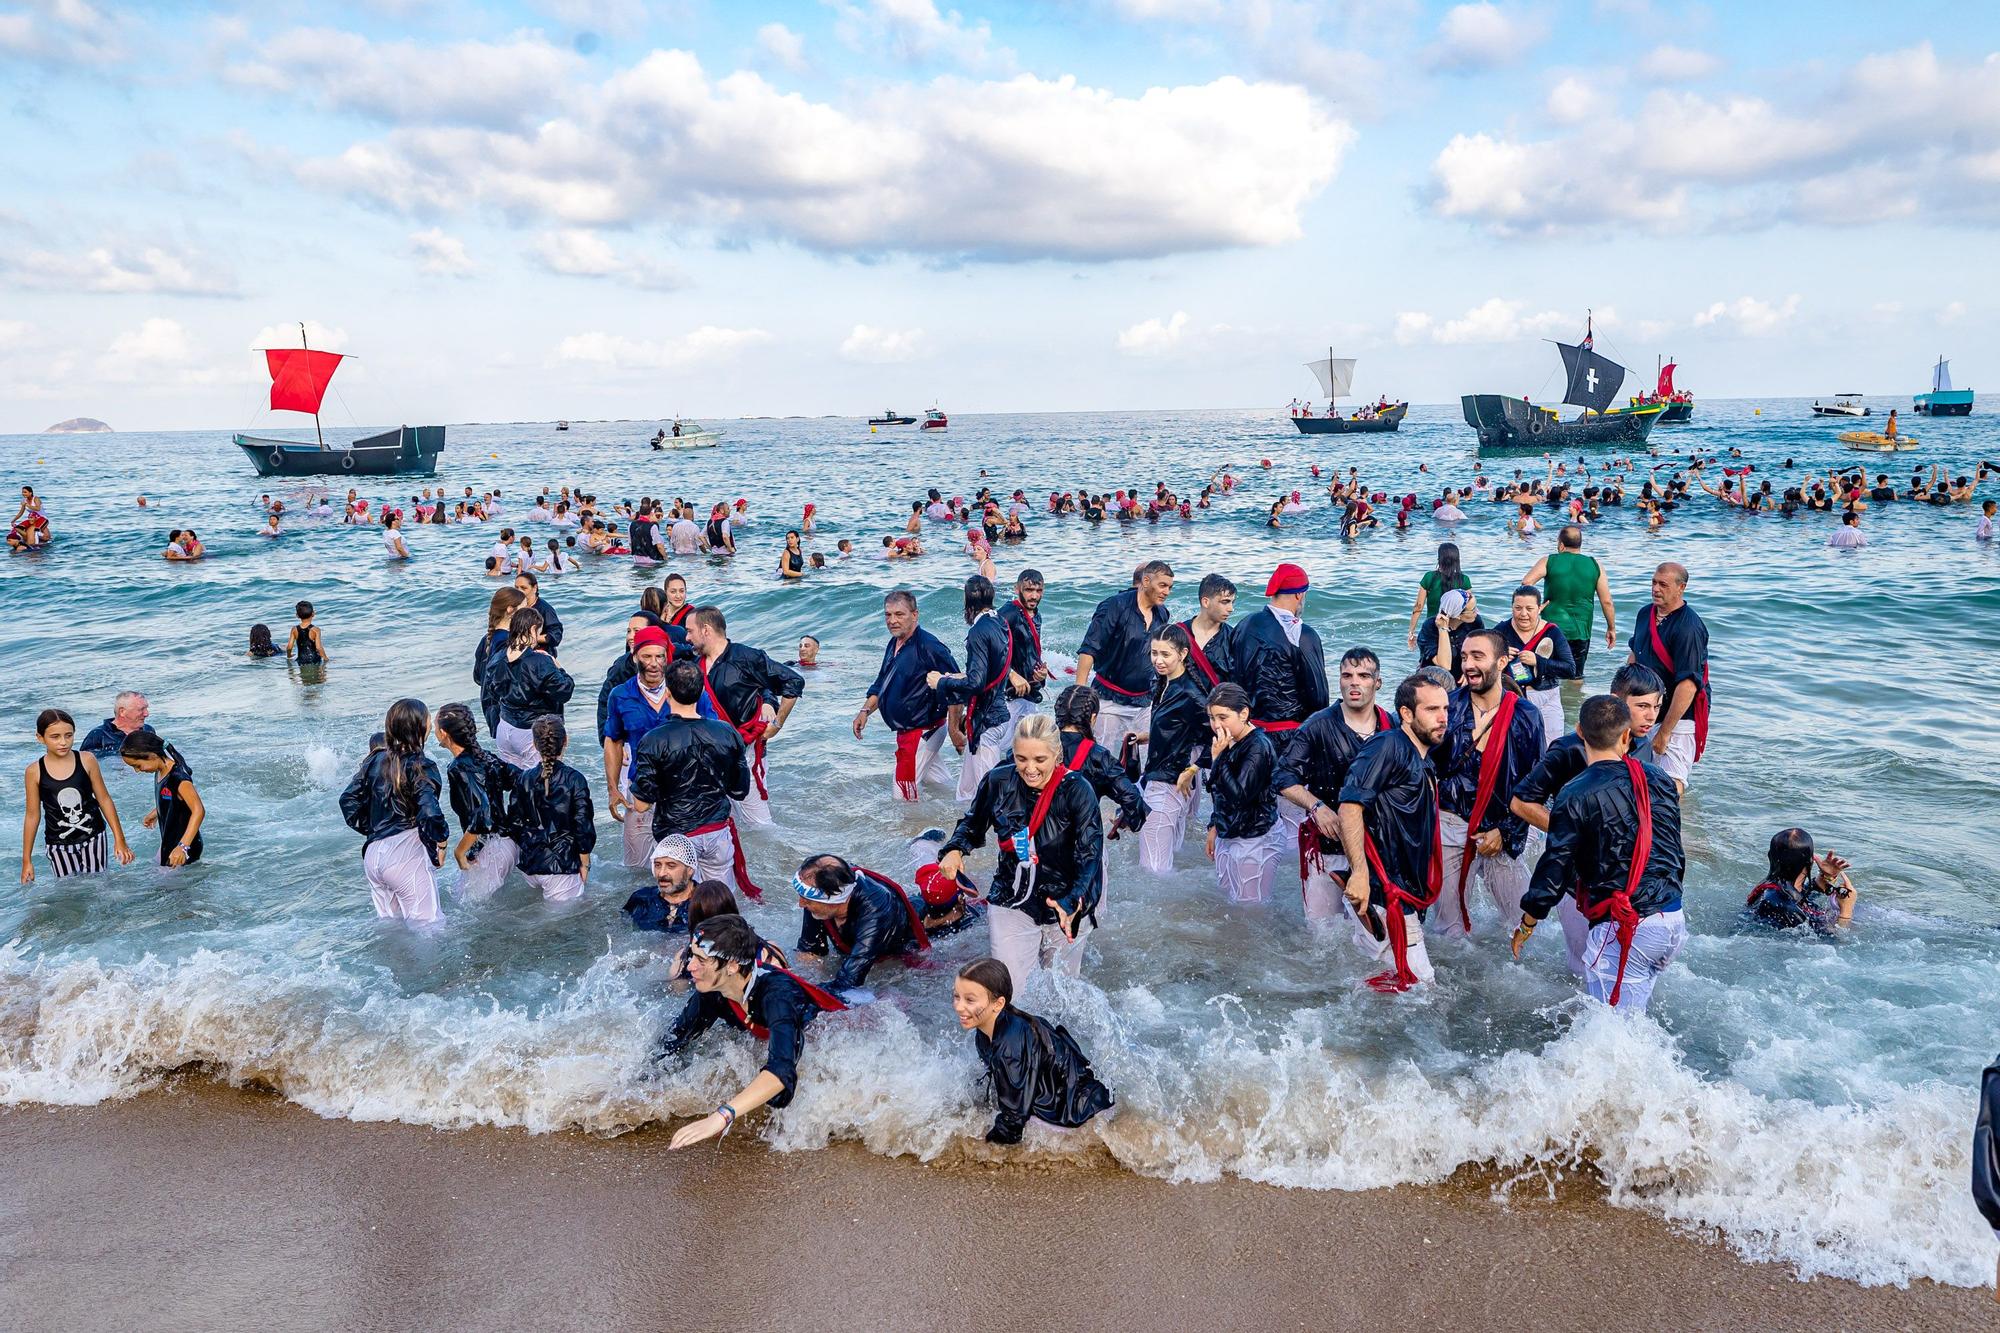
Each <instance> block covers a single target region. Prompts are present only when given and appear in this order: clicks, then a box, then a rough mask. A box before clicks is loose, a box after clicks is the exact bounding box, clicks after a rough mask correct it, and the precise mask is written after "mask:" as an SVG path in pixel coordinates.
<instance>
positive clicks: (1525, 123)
mask: <svg viewBox="0 0 2000 1333" xmlns="http://www.w3.org/2000/svg"><path fill="white" fill-rule="evenodd" d="M1996 243H2000V6H1996V5H1993V4H1991V3H1983V2H1982V3H1944V4H1923V3H1910V4H1901V5H1894V6H1890V5H1881V4H1855V3H1817V4H1794V3H1783V2H1774V3H1760V4H1758V5H1754V6H1750V5H1701V4H1685V3H1677V4H1664V3H1653V2H1652V0H1545V2H1541V3H1537V2H1535V0H1521V2H1519V3H1517V2H1515V0H1491V2H1487V0H1480V2H1477V3H1469V4H1422V3H1414V2H1413V0H1355V2H1354V3H1338V2H1337V0H1335V2H1331V3H1300V2H1296V0H1244V2H1243V3H1232V2H1231V0H1058V2H1056V3H1047V4H1027V3H1018V2H1014V0H1009V2H1007V3H992V4H980V3H975V2H974V0H967V3H965V4H964V5H963V7H960V8H951V7H946V6H941V5H939V4H938V3H936V2H935V0H809V2H807V3H797V4H771V5H754V4H745V3H735V4H720V3H705V2H704V0H667V2H665V3H647V2H646V0H538V2H536V3H524V4H510V5H478V4H471V3H465V2H464V0H375V2H374V3H364V4H356V5H337V4H336V5H329V4H310V5H308V4H301V3H292V2H291V0H264V2H263V3H259V4H257V5H255V6H233V5H220V6H213V7H210V6H198V5H191V4H185V3H183V4H139V5H130V6H127V5H115V4H110V3H93V2H92V0H27V2H26V3H25V4H24V3H22V0H0V432H26V431H38V430H41V429H42V428H44V427H45V426H47V425H49V424H51V423H53V422H55V421H59V420H63V419H65V418H68V417H73V416H92V417H97V418H100V419H102V420H105V421H108V422H110V423H111V424H112V425H113V426H114V427H118V428H121V429H224V428H237V427H263V426H271V425H283V424H293V422H294V421H295V420H296V419H295V418H290V417H289V416H288V415H287V414H274V413H271V412H270V411H269V410H268V406H267V404H266V402H265V392H266V388H267V379H266V376H265V374H264V370H263V364H262V358H261V357H260V356H259V355H257V352H256V350H255V349H257V348H261V347H267V346H281V345H295V343H296V340H297V339H298V337H299V333H300V330H299V325H300V324H301V323H303V324H304V325H305V326H306V332H307V335H308V337H309V338H310V340H311V342H312V345H314V346H320V347H326V348H328V349H330V350H334V351H341V352H346V353H349V354H351V355H352V356H354V357H355V358H356V360H354V361H352V362H349V363H346V364H345V365H344V366H343V368H342V370H341V373H340V374H339V375H338V376H337V377H336V379H335V386H336V389H337V390H338V394H337V396H336V397H334V398H330V399H329V406H328V419H329V421H330V422H339V421H352V422H354V423H357V424H365V425H374V424H393V423H395V422H397V421H407V422H410V423H412V424H421V423H431V422H440V423H442V422H458V421H508V420H546V419H551V418H557V417H569V418H576V419H593V418H603V417H614V418H615V417H635V418H645V419H652V418H660V417H668V416H672V415H675V414H681V415H687V416H693V417H716V418H723V417H732V416H748V415H789V414H805V415H818V414H823V413H838V414H860V413H866V412H874V411H879V410H881V409H883V408H886V407H895V408H898V409H900V410H903V411H915V410H918V409H921V408H924V407H928V406H930V405H932V404H933V403H936V404H938V405H940V406H942V407H944V408H945V409H946V410H947V411H952V412H1005V411H1071V410H1074V411H1086V410H1124V409H1148V408H1176V409H1184V408H1203V407H1216V408H1264V407H1269V408H1271V409H1273V410H1276V411H1282V410H1283V409H1284V407H1285V405H1286V404H1287V403H1288V402H1289V400H1290V399H1291V398H1293V397H1295V396H1303V395H1305V394H1307V393H1309V392H1314V391H1315V390H1314V388H1313V381H1312V379H1311V377H1310V375H1309V374H1308V372H1307V371H1306V370H1305V368H1304V364H1303V363H1304V362H1305V361H1307V360H1308V359H1311V358H1313V357H1316V356H1323V355H1325V354H1326V353H1327V351H1328V349H1331V350H1332V351H1333V353H1334V354H1335V355H1341V356H1354V357H1357V358H1359V361H1360V364H1359V367H1358V369H1357V371H1356V375H1355V381H1354V387H1355V392H1356V393H1357V394H1360V395H1369V396H1373V395H1375V394H1378V393H1382V394H1388V395H1390V396H1392V397H1405V398H1408V399H1411V400H1413V401H1417V402H1451V401H1453V400H1455V399H1456V397H1457V396H1458V395H1459V394H1461V393H1468V392H1498V393H1509V394H1532V395H1535V396H1536V397H1538V398H1543V399H1547V398H1553V397H1556V396H1559V393H1560V386H1559V384H1558V383H1557V380H1556V377H1555V373H1554V372H1555V370H1556V368H1557V358H1556V355H1555V352H1554V349H1553V348H1552V347H1550V346H1549V344H1548V343H1547V342H1546V341H1545V339H1547V338H1550V337H1563V338H1566V339H1568V338H1573V337H1574V335H1576V334H1578V333H1580V332H1581V331H1582V325H1583V322H1584V317H1585V312H1586V311H1587V310H1590V311H1594V312H1595V315H1594V318H1595V323H1596V330H1597V335H1598V348H1599V350H1600V351H1603V352H1607V353H1608V354H1609V355H1611V356H1612V357H1614V358H1615V359H1618V360H1621V361H1622V362H1623V363H1624V364H1625V365H1627V366H1629V367H1631V368H1632V370H1633V374H1634V382H1638V381H1643V382H1646V383H1650V381H1651V378H1652V373H1653V367H1654V364H1655V359H1656V358H1657V357H1659V356H1662V355H1666V356H1671V357H1674V358H1676V359H1677V360H1678V362H1679V364H1680V367H1681V370H1680V375H1679V379H1680V383H1681V384H1682V386H1683V387H1686V388H1689V389H1692V390H1693V391H1694V392H1695V393H1696V395H1697V396H1698V397H1700V396H1714V397H1752V396H1780V395H1815V394H1817V395H1825V394H1829V393H1832V392H1836V391H1846V390H1856V391H1861V392H1866V393H1869V394H1871V395H1879V396H1880V397H1882V398H1884V399H1896V398H1901V399H1903V400H1904V401H1907V397H1906V396H1907V395H1908V394H1910V393H1912V392H1915V391H1918V390H1921V389H1924V388H1927V387H1928V386H1929V375H1930V366H1931V363H1932V362H1933V361H1934V360H1935V359H1936V358H1937V357H1938V356H1939V355H1940V354H1948V355H1950V356H1951V358H1952V361H1953V366H1954V372H1955V377H1956V379H1957V381H1958V383H1959V384H1960V385H1961V386H1967V385H1969V386H1971V387H1973V388H1975V389H1977V388H1980V387H1981V386H1982V385H1984V384H1995V385H1996V386H2000V314H1996V297H2000V263H1996V262H1995V261H1996V258H2000V244H1996ZM1996 406H2000V403H1996Z"/></svg>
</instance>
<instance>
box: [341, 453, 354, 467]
mask: <svg viewBox="0 0 2000 1333" xmlns="http://www.w3.org/2000/svg"><path fill="white" fill-rule="evenodd" d="M340 466H341V467H342V468H343V469H344V470H346V471H348V472H352V471H354V451H353V450H352V449H349V450H348V451H347V452H346V453H344V454H342V455H341V456H340Z"/></svg>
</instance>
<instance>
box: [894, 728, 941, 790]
mask: <svg viewBox="0 0 2000 1333" xmlns="http://www.w3.org/2000/svg"><path fill="white" fill-rule="evenodd" d="M936 730H937V728H936V727H932V728H930V730H928V731H926V730H923V729H921V728H916V729H912V730H910V731H899V732H897V733H896V795H897V796H899V797H901V798H902V799H903V800H906V801H914V800H916V799H917V749H918V747H919V746H921V745H922V744H923V741H924V738H925V737H926V736H929V735H930V734H931V732H934V731H936Z"/></svg>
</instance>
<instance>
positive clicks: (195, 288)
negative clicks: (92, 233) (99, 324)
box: [0, 244, 236, 296]
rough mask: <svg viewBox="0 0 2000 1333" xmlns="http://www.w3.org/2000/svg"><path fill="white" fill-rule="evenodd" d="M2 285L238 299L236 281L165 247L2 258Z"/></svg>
mask: <svg viewBox="0 0 2000 1333" xmlns="http://www.w3.org/2000/svg"><path fill="white" fill-rule="evenodd" d="M0 280H4V281H6V282H8V283H10V284H11V285H13V286H16V287H30V288H34V289H36V290H38V291H58V292H108V293H134V292H143V293H153V294H158V295H167V296H232V295H234V294H235V292H236V282H235V279H234V278H232V277H231V276H230V275H229V274H228V273H226V272H224V271H223V270H222V269H220V268H219V267H217V266H215V265H214V264H212V263H211V262H210V261H209V260H207V259H206V258H204V257H202V256H199V255H195V254H190V253H186V252H183V251H179V250H173V249H169V248H167V247H166V246H163V245H121V244H110V245H99V246H93V247H92V248H90V249H88V250H86V251H84V252H83V253H82V254H76V255H70V254H58V253H56V252H55V251H52V250H29V251H27V252H25V253H23V254H20V255H18V256H16V257H13V258H8V257H6V256H5V255H4V254H0Z"/></svg>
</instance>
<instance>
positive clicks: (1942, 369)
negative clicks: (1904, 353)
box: [1911, 357, 1972, 417]
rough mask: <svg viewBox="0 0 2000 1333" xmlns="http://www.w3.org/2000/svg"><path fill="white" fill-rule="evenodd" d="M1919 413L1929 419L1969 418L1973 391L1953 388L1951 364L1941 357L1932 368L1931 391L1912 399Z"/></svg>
mask: <svg viewBox="0 0 2000 1333" xmlns="http://www.w3.org/2000/svg"><path fill="white" fill-rule="evenodd" d="M1911 402H1912V404H1913V405H1914V406H1915V407H1916V409H1917V411H1919V412H1921V413H1923V414H1924V415H1925V416H1927V417H1969V416H1971V415H1972V390H1970V389H1954V388H1952V387H1951V362H1949V361H1947V360H1945V359H1944V358H1943V357H1939V358H1938V360H1937V364H1936V365H1935V366H1932V367H1931V391H1930V392H1929V393H1920V394H1918V395H1916V397H1914V398H1913V399H1911Z"/></svg>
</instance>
